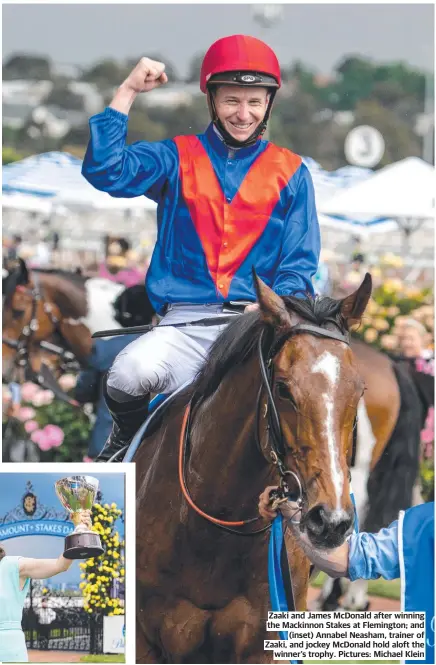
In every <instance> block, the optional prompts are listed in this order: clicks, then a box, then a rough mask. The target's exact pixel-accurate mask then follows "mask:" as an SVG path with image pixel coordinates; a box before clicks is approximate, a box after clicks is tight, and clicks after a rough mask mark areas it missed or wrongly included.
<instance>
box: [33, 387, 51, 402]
mask: <svg viewBox="0 0 436 665" xmlns="http://www.w3.org/2000/svg"><path fill="white" fill-rule="evenodd" d="M53 397H54V395H53V393H52V391H51V390H40V391H39V392H38V393H37V394H36V395H35V396H34V397H33V399H32V400H31V401H32V404H33V406H47V405H48V404H51V403H52V402H53Z"/></svg>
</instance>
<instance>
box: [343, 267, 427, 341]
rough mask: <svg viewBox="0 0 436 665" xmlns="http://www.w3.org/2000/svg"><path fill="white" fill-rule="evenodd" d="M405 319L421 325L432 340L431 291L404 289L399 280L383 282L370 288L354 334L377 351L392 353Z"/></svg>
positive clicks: (406, 287) (425, 289)
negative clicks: (365, 306) (372, 288)
mask: <svg viewBox="0 0 436 665" xmlns="http://www.w3.org/2000/svg"><path fill="white" fill-rule="evenodd" d="M407 319H415V321H418V322H419V323H421V324H422V325H423V326H424V327H425V328H426V330H427V332H428V333H429V334H430V335H431V336H432V337H433V333H434V307H433V291H432V289H430V288H423V289H417V288H412V287H408V286H405V285H404V283H403V282H402V281H401V280H399V279H387V280H386V281H384V282H383V283H382V284H381V285H380V286H378V287H377V288H375V289H374V291H373V293H372V298H371V300H370V301H369V303H368V306H367V308H366V311H365V314H364V316H363V319H362V323H361V325H360V326H359V328H358V329H357V330H356V331H355V335H356V336H357V337H360V338H361V339H363V340H365V342H367V343H368V344H371V345H372V346H375V347H377V348H379V349H384V350H386V351H394V350H397V349H398V347H399V340H398V336H399V333H400V331H401V326H402V325H403V324H404V322H405V321H406V320H407Z"/></svg>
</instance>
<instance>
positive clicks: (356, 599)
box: [341, 579, 369, 611]
mask: <svg viewBox="0 0 436 665" xmlns="http://www.w3.org/2000/svg"><path fill="white" fill-rule="evenodd" d="M341 584H342V587H344V586H346V587H347V589H346V591H345V594H344V596H343V598H342V607H343V608H344V609H346V610H354V611H359V610H360V611H363V610H367V609H368V606H369V600H368V581H367V580H355V581H354V582H350V581H349V580H345V579H342V580H341Z"/></svg>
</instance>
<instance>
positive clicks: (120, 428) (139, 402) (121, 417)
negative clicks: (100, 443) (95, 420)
mask: <svg viewBox="0 0 436 665" xmlns="http://www.w3.org/2000/svg"><path fill="white" fill-rule="evenodd" d="M104 397H105V400H106V404H107V407H108V409H109V413H110V414H111V416H112V418H113V421H114V422H113V425H112V432H111V433H110V435H109V438H108V440H107V441H106V443H105V445H104V448H103V450H102V451H101V452H100V453H99V454H98V456H97V458H96V460H95V461H96V462H107V461H108V460H110V458H111V457H112V456H113V455H115V453H117V452H118V451H119V450H121V449H122V448H124V447H125V446H127V445H128V444H129V443H130V442H131V440H132V439H133V437H134V436H135V434H136V432H137V431H138V429H139V428H140V427H141V425H142V423H143V422H144V420H145V419H146V417H147V415H148V404H149V401H150V395H143V396H141V397H134V398H132V400H130V401H128V402H117V401H116V400H114V399H112V397H110V396H109V395H108V392H107V387H106V379H105V380H104ZM121 460H122V456H121V457H120V458H119V459H118V460H117V461H119V462H121Z"/></svg>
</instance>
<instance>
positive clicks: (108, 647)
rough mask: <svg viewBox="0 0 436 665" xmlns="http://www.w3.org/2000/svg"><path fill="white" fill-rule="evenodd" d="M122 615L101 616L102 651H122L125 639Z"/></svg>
mask: <svg viewBox="0 0 436 665" xmlns="http://www.w3.org/2000/svg"><path fill="white" fill-rule="evenodd" d="M125 632H126V629H125V619H124V616H118V617H104V618H103V653H124V649H125V646H126V640H125Z"/></svg>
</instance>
